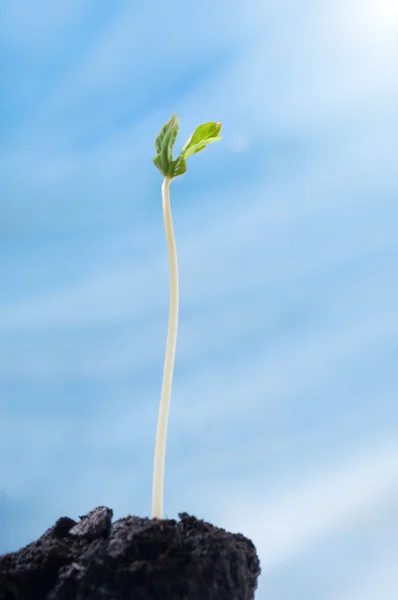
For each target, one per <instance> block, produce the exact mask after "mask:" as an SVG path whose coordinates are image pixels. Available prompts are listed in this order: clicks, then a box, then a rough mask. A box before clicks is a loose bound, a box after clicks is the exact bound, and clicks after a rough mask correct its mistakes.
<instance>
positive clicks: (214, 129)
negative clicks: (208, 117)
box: [153, 113, 222, 178]
mask: <svg viewBox="0 0 398 600" xmlns="http://www.w3.org/2000/svg"><path fill="white" fill-rule="evenodd" d="M178 129H179V123H178V117H177V115H176V113H174V115H173V116H172V117H171V119H169V120H168V121H167V123H166V124H165V125H163V127H162V129H161V130H160V133H159V135H158V137H157V138H156V140H155V148H156V152H157V155H156V156H155V158H154V159H153V162H154V164H155V166H156V167H157V168H158V169H159V171H160V172H161V173H162V175H163V176H164V177H171V178H173V177H178V176H179V175H182V174H183V173H185V171H186V170H187V165H186V162H185V159H187V158H188V157H189V156H192V154H196V153H197V152H200V151H201V150H203V149H204V148H206V146H208V145H209V144H213V143H214V142H218V141H219V140H221V137H220V135H219V134H220V132H221V129H222V125H221V123H217V122H211V123H204V124H203V125H199V127H197V128H196V129H195V131H194V132H193V134H192V135H191V137H190V138H189V140H188V141H187V142H186V144H185V145H184V147H183V149H182V151H181V154H180V156H179V157H178V158H176V159H175V160H173V148H174V144H175V141H176V138H177V134H178Z"/></svg>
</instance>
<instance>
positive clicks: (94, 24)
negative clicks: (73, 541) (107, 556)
mask: <svg viewBox="0 0 398 600" xmlns="http://www.w3.org/2000/svg"><path fill="white" fill-rule="evenodd" d="M396 16H397V13H396V8H395V6H394V3H393V2H392V0H391V1H390V0H383V1H380V0H379V1H377V2H376V0H366V1H365V2H359V0H358V1H356V0H345V1H344V2H343V0H337V1H336V0H333V1H332V0H324V1H323V2H319V1H317V2H315V1H309V0H308V1H305V2H301V3H295V2H292V1H291V0H279V1H278V2H277V1H276V0H275V1H270V2H267V3H265V2H261V1H259V0H256V1H255V0H247V1H246V2H245V3H244V4H243V5H242V3H240V2H235V1H234V0H233V1H232V2H231V0H229V1H228V2H227V1H226V0H225V1H224V0H220V1H218V2H209V1H208V0H204V1H203V2H201V3H200V4H199V3H193V4H189V5H187V4H186V3H184V2H180V1H176V2H174V3H172V5H171V6H170V4H166V3H162V2H155V3H152V4H150V5H148V4H145V3H137V2H127V1H126V0H124V1H121V0H120V1H118V0H115V1H114V2H112V3H110V2H109V3H105V2H103V3H98V2H93V1H87V2H84V3H82V2H79V1H77V0H75V1H73V0H69V1H67V0H60V1H59V2H56V3H51V2H48V0H37V1H36V2H35V3H31V2H27V1H26V0H12V1H11V0H9V1H7V0H6V1H5V2H3V3H2V5H1V8H0V50H1V52H0V56H1V59H0V60H1V81H2V86H3V89H4V90H5V92H4V93H3V96H2V100H1V103H0V132H1V136H0V137H1V147H0V186H1V189H0V191H1V194H0V227H1V230H0V234H1V235H0V272H1V274H2V276H1V282H2V283H1V286H0V334H1V335H0V388H1V389H0V392H1V396H0V398H1V403H0V450H1V456H2V460H1V461H0V467H1V468H0V517H1V522H2V531H1V533H0V552H5V551H7V550H13V549H17V548H18V547H19V546H20V545H22V544H26V543H28V542H30V541H32V540H33V539H34V538H35V537H36V536H38V535H40V534H41V533H42V532H43V531H44V529H45V528H47V527H48V526H50V525H51V524H53V522H54V521H55V520H56V519H57V518H58V517H59V516H61V515H68V516H71V517H76V516H77V515H79V514H83V513H84V512H85V511H88V510H90V509H91V508H93V507H94V506H98V505H100V504H106V505H108V506H111V507H112V508H113V509H114V510H115V514H116V516H117V517H120V516H123V515H126V514H128V513H130V514H139V515H149V513H150V507H151V479H152V461H153V450H154V438H155V429H156V420H157V411H158V401H159V395H160V386H161V375H162V367H163V356H164V347H165V338H166V329H167V311H168V265H167V253H166V248H165V241H164V232H163V223H162V211H161V197H160V186H161V182H162V180H161V176H160V174H159V172H158V171H157V170H156V169H155V167H154V166H153V164H152V158H153V157H154V155H155V151H154V146H153V143H154V139H155V137H156V135H157V133H158V131H159V129H160V128H161V126H162V125H163V123H164V122H165V121H166V120H168V119H169V117H170V116H171V114H172V113H173V112H177V113H178V115H179V118H180V125H181V128H180V132H181V133H180V136H179V138H178V140H177V144H176V148H179V147H181V146H182V144H183V143H184V141H185V139H186V138H187V137H188V136H189V135H190V133H191V132H192V130H193V129H194V128H195V127H196V126H197V125H198V124H199V123H201V122H205V121H209V120H219V121H222V123H223V125H224V129H223V141H222V142H221V143H218V144H215V145H214V146H212V147H210V148H208V149H207V150H206V151H205V152H203V153H201V154H199V155H198V156H195V157H194V158H192V159H190V160H189V164H188V172H187V173H186V175H184V176H183V177H181V178H179V179H177V180H175V182H173V184H172V187H171V200H172V208H173V215H174V221H175V230H176V237H177V247H178V253H179V267H180V329H179V334H178V341H177V358H176V367H175V379H174V387H173V394H172V405H171V415H170V426H169V439H168V448H167V463H166V489H165V511H166V514H167V516H169V517H176V515H177V513H178V512H181V511H187V512H191V513H194V514H196V515H197V516H199V517H202V518H205V519H207V520H209V521H212V522H214V523H216V524H218V525H220V526H224V527H226V528H228V529H230V530H232V531H242V532H243V533H245V534H247V535H249V536H251V537H252V538H253V540H254V541H255V543H256V545H257V548H258V551H259V553H260V557H261V561H262V568H263V575H262V577H261V581H260V587H259V591H258V594H257V598H258V600H263V599H264V600H265V599H267V600H290V599H291V598H294V599H295V600H301V599H303V600H304V599H307V598H311V599H314V600H357V599H358V600H379V598H380V597H381V592H382V597H383V600H392V598H393V597H394V598H395V595H394V594H395V590H396V588H397V586H398V576H397V570H396V561H397V556H398V543H397V539H396V530H397V525H398V522H397V511H396V507H397V502H398V442H397V433H398V403H397V396H398V383H397V375H396V363H397V360H398V318H397V302H398V284H397V277H396V268H397V263H398V240H397V234H396V231H397V217H398V208H397V203H396V198H397V192H398V181H397V174H396V164H397V159H398V141H397V140H398V116H397V88H398V85H397V74H396V73H397V57H396V53H395V43H396V31H395V30H396V27H395V22H396Z"/></svg>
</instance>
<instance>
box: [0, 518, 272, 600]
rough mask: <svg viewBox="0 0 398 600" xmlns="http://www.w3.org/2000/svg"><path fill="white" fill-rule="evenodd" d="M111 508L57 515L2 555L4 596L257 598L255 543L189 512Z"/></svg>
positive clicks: (30, 599) (57, 599) (20, 599)
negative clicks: (148, 514) (116, 512)
mask: <svg viewBox="0 0 398 600" xmlns="http://www.w3.org/2000/svg"><path fill="white" fill-rule="evenodd" d="M112 517H113V512H112V510H111V509H109V508H106V507H103V506H102V507H99V508H96V509H94V510H92V511H91V512H90V513H88V514H87V515H85V516H84V517H80V521H79V522H76V521H74V520H73V519H70V518H69V517H62V518H61V519H58V521H57V522H56V523H55V525H54V526H53V527H51V528H50V529H48V530H47V531H46V532H45V533H44V535H42V536H41V537H40V538H39V539H38V540H36V541H34V542H33V543H31V544H29V545H28V546H26V547H24V548H22V549H20V550H18V551H17V552H11V553H9V554H5V555H3V556H0V600H83V599H84V600H252V599H253V598H254V592H255V589H256V587H257V579H258V576H259V574H260V566H259V560H258V557H257V553H256V549H255V547H254V545H253V543H252V542H251V541H250V540H249V539H247V538H246V537H244V536H243V535H241V534H233V533H228V532H227V531H225V530H224V529H221V528H219V527H215V526H214V525H211V524H210V523H206V522H205V521H202V520H200V519H197V518H196V517H194V516H189V515H188V514H186V513H181V514H180V515H179V517H180V520H179V521H176V520H172V519H165V520H157V519H146V518H141V517H135V516H129V517H126V518H123V519H119V520H117V521H115V522H112Z"/></svg>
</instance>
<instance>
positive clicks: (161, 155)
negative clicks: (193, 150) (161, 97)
mask: <svg viewBox="0 0 398 600" xmlns="http://www.w3.org/2000/svg"><path fill="white" fill-rule="evenodd" d="M178 129H179V123H178V117H177V115H176V114H175V113H174V115H173V116H172V117H171V119H169V120H168V121H167V123H166V124H165V125H163V127H162V129H161V130H160V133H159V135H158V137H157V138H156V140H155V148H156V150H157V152H158V155H157V156H156V157H155V158H154V161H153V162H154V163H155V165H156V166H157V168H158V169H159V170H160V171H161V172H162V173H163V175H165V174H168V172H169V170H170V166H171V164H172V162H173V148H174V144H175V141H176V138H177V135H178Z"/></svg>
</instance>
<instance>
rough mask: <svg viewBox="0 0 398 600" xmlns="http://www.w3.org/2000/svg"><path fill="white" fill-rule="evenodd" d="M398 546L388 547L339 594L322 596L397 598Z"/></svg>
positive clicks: (329, 598) (333, 599) (370, 599)
mask: <svg viewBox="0 0 398 600" xmlns="http://www.w3.org/2000/svg"><path fill="white" fill-rule="evenodd" d="M397 562H398V546H396V547H394V548H393V549H392V550H391V549H390V548H388V551H387V552H384V553H383V555H382V556H381V557H380V559H379V560H378V561H376V563H375V564H374V565H372V566H371V567H367V568H366V569H364V570H363V571H362V572H361V573H360V574H359V577H358V576H357V578H356V579H355V580H353V581H351V582H350V583H349V584H348V585H345V586H344V587H341V589H339V591H338V592H337V594H333V595H327V594H325V595H324V596H322V598H324V600H396V598H397V590H398V568H397Z"/></svg>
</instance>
